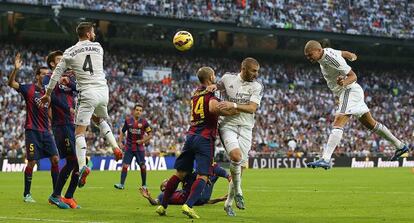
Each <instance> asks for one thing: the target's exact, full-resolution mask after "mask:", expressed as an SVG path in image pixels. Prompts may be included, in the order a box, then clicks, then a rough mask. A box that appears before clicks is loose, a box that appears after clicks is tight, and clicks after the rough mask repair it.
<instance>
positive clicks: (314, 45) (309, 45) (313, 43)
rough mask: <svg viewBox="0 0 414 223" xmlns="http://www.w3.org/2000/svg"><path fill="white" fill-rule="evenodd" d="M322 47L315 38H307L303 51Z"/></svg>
mask: <svg viewBox="0 0 414 223" xmlns="http://www.w3.org/2000/svg"><path fill="white" fill-rule="evenodd" d="M318 49H322V45H321V44H320V43H319V42H318V41H316V40H309V41H308V42H307V43H306V45H305V50H304V51H305V53H306V52H309V51H311V50H318Z"/></svg>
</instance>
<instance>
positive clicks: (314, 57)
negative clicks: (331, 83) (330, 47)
mask: <svg viewBox="0 0 414 223" xmlns="http://www.w3.org/2000/svg"><path fill="white" fill-rule="evenodd" d="M303 52H304V54H305V57H306V58H307V59H308V60H310V61H311V62H312V63H315V62H317V61H318V60H320V59H321V57H322V55H323V49H322V46H321V44H320V43H319V42H318V41H316V40H309V41H308V42H307V43H306V45H305V48H304V50H303Z"/></svg>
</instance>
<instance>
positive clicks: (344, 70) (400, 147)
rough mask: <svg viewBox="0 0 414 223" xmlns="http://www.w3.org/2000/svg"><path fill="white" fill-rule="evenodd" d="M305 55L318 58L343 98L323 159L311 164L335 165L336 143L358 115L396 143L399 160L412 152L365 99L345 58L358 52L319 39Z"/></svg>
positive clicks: (333, 88) (335, 91) (313, 59)
mask: <svg viewBox="0 0 414 223" xmlns="http://www.w3.org/2000/svg"><path fill="white" fill-rule="evenodd" d="M304 53H305V56H306V57H307V58H308V59H309V60H310V61H311V62H318V63H319V64H320V68H321V71H322V74H323V77H324V78H325V80H326V82H327V84H328V87H329V89H330V90H331V91H332V92H333V94H334V95H335V96H336V97H338V99H339V107H338V110H337V111H336V114H335V120H334V122H333V129H332V131H331V134H330V135H329V138H328V143H327V144H326V146H325V147H324V149H323V154H322V159H319V160H317V161H314V162H310V163H308V164H307V165H308V166H309V167H313V168H315V167H322V168H324V169H329V168H330V167H331V163H330V160H331V156H332V153H333V151H334V150H335V148H336V146H337V145H338V144H339V143H340V141H341V138H342V134H343V127H344V126H345V124H346V123H347V122H348V120H349V119H350V117H351V116H352V115H353V116H356V117H357V118H358V120H359V121H360V122H361V124H362V125H364V126H365V127H366V128H368V129H369V130H370V131H372V132H375V133H377V134H378V135H380V136H381V137H383V138H385V139H386V140H387V141H389V142H390V143H391V144H392V145H394V146H395V147H396V151H395V154H394V156H393V157H392V158H391V160H396V159H397V158H398V157H400V156H401V155H402V154H404V153H406V152H408V147H407V146H406V145H405V144H404V143H403V142H401V141H400V140H399V139H397V138H396V137H395V136H394V135H393V134H392V133H391V132H390V130H388V128H387V127H386V126H385V125H383V124H381V123H379V122H377V121H375V119H373V118H372V116H371V112H370V111H369V109H368V106H367V105H366V104H365V102H364V91H363V90H362V88H361V86H360V85H359V84H358V83H357V82H356V80H357V76H356V74H355V73H354V71H352V69H351V67H350V66H349V65H348V64H347V63H346V61H345V59H344V58H346V59H348V60H349V61H354V60H356V59H357V56H356V55H355V54H353V53H350V52H348V51H340V50H334V49H332V48H322V46H321V44H320V43H319V42H317V41H314V40H310V41H308V42H307V43H306V46H305V49H304Z"/></svg>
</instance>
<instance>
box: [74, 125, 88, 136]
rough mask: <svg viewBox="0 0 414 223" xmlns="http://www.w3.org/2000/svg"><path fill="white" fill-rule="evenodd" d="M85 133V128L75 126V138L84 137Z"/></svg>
mask: <svg viewBox="0 0 414 223" xmlns="http://www.w3.org/2000/svg"><path fill="white" fill-rule="evenodd" d="M85 132H86V126H83V125H77V126H76V128H75V136H76V137H78V136H84V135H85Z"/></svg>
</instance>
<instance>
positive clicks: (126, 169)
mask: <svg viewBox="0 0 414 223" xmlns="http://www.w3.org/2000/svg"><path fill="white" fill-rule="evenodd" d="M128 168H129V165H128V164H124V165H122V172H127V171H128Z"/></svg>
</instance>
